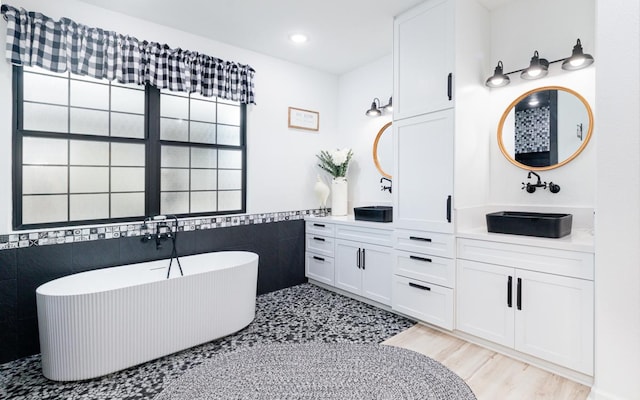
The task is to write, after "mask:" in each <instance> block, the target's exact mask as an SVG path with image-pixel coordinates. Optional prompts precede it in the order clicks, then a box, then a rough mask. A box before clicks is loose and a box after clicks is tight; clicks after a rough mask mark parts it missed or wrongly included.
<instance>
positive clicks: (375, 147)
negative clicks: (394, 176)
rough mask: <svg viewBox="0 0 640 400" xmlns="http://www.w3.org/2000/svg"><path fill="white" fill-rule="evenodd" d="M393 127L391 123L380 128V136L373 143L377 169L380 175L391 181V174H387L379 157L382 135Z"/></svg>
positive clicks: (374, 161)
mask: <svg viewBox="0 0 640 400" xmlns="http://www.w3.org/2000/svg"><path fill="white" fill-rule="evenodd" d="M390 126H391V121H389V122H387V123H386V124H384V126H383V127H382V128H380V130H379V131H378V134H377V135H376V139H375V140H374V141H373V163H374V164H375V165H376V169H377V170H378V172H380V175H382V176H384V177H385V178H388V179H391V174H389V173H388V172H386V171H385V170H384V169H383V168H382V166H381V165H380V158H379V156H378V154H379V153H378V150H379V149H378V146H379V144H380V139H381V138H382V134H383V133H384V132H385V131H386V130H387V128H389V127H390Z"/></svg>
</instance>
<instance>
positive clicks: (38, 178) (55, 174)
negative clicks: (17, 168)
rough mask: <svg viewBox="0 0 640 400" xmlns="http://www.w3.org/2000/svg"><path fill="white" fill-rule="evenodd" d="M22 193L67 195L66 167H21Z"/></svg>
mask: <svg viewBox="0 0 640 400" xmlns="http://www.w3.org/2000/svg"><path fill="white" fill-rule="evenodd" d="M22 193H23V194H38V193H43V194H53V193H67V167H49V166H46V167H40V166H37V167H31V166H24V167H22Z"/></svg>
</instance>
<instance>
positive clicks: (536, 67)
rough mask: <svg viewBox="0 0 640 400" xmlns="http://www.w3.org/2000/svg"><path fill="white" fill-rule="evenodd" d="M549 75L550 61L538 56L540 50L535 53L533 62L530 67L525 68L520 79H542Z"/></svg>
mask: <svg viewBox="0 0 640 400" xmlns="http://www.w3.org/2000/svg"><path fill="white" fill-rule="evenodd" d="M548 73H549V61H547V59H545V58H540V55H539V54H538V50H536V51H534V52H533V57H531V62H530V63H529V67H528V68H525V69H524V70H523V71H522V72H521V73H520V77H521V78H522V79H528V80H533V79H540V78H543V77H545V76H547V74H548Z"/></svg>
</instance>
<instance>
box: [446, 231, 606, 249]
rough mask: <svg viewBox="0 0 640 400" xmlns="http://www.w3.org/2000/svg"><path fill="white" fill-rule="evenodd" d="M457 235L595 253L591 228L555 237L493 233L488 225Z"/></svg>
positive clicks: (459, 236)
mask: <svg viewBox="0 0 640 400" xmlns="http://www.w3.org/2000/svg"><path fill="white" fill-rule="evenodd" d="M456 237H458V238H465V239H477V240H487V241H491V242H500V243H513V244H522V245H526V246H537V247H546V248H549V249H560V250H572V251H582V252H586V253H593V252H594V249H595V246H594V236H593V231H592V230H589V229H573V230H572V231H571V234H570V235H567V236H565V237H562V238H558V239H554V238H543V237H535V236H523V235H510V234H505V233H491V232H487V228H486V227H482V228H475V229H469V230H463V231H458V232H456Z"/></svg>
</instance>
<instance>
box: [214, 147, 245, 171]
mask: <svg viewBox="0 0 640 400" xmlns="http://www.w3.org/2000/svg"><path fill="white" fill-rule="evenodd" d="M218 156H219V157H220V161H219V163H218V168H235V169H241V168H242V151H241V150H220V151H219V152H218Z"/></svg>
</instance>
